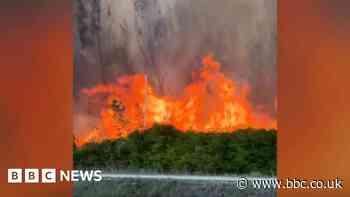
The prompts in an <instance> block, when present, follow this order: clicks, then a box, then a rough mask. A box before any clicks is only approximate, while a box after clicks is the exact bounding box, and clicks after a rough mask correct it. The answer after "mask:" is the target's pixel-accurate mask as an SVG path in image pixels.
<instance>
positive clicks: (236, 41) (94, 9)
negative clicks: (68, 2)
mask: <svg viewBox="0 0 350 197" xmlns="http://www.w3.org/2000/svg"><path fill="white" fill-rule="evenodd" d="M75 21H76V24H75V31H76V41H75V42H76V44H75V45H76V54H75V58H76V61H75V64H76V65H75V68H76V69H75V87H76V89H75V95H76V96H77V97H78V96H79V91H80V89H81V88H85V87H90V86H92V85H96V84H98V83H109V82H112V81H114V80H115V79H116V78H117V77H118V76H121V75H125V74H134V73H146V74H147V75H148V77H149V79H150V82H151V83H152V86H153V87H155V88H156V90H157V92H158V93H159V94H164V95H171V96H176V95H179V93H180V92H181V91H183V88H184V87H185V86H186V85H187V84H188V83H189V82H190V81H191V78H192V71H193V70H195V69H196V68H198V67H199V66H200V60H201V57H203V56H204V55H206V54H208V53H212V54H214V56H215V57H216V58H217V59H218V60H219V61H220V62H221V63H222V70H223V72H224V73H225V75H226V76H227V77H229V78H232V79H234V80H235V81H238V82H239V83H241V84H246V83H248V84H250V87H251V95H250V100H251V101H252V102H253V103H254V104H255V105H256V107H258V108H259V109H261V110H262V111H265V112H267V113H269V114H270V115H272V116H274V115H275V107H274V104H275V97H276V83H277V82H276V0H264V1H262V0H249V1H247V0H217V1H212V0H152V1H151V0H130V1H115V0H100V1H96V0H84V1H83V0H75Z"/></svg>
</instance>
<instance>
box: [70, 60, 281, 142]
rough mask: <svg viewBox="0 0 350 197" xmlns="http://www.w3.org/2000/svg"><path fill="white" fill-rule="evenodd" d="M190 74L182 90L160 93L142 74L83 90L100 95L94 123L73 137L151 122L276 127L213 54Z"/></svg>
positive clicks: (117, 132) (117, 133)
mask: <svg viewBox="0 0 350 197" xmlns="http://www.w3.org/2000/svg"><path fill="white" fill-rule="evenodd" d="M202 64H203V66H202V68H201V69H200V70H199V71H197V72H194V73H193V80H192V83H191V84H189V85H188V86H187V87H185V89H184V92H183V94H182V95H180V96H178V97H176V98H174V97H167V96H158V95H157V94H156V93H155V92H154V90H153V88H152V87H151V86H150V84H149V83H148V81H147V77H146V76H145V75H143V74H135V75H130V76H123V77H120V78H118V80H117V81H116V83H114V84H110V85H97V86H96V87H93V88H89V89H83V90H82V93H83V94H85V95H87V96H88V98H91V99H92V98H96V97H102V98H106V99H104V102H102V103H103V104H102V105H100V106H99V108H100V109H101V110H100V117H99V122H98V125H96V128H94V129H93V130H91V131H87V132H86V131H85V132H84V135H82V136H80V137H78V138H77V140H76V143H77V145H78V146H81V145H83V144H85V143H87V142H92V141H95V142H100V141H102V140H104V139H117V138H120V137H126V136H128V135H129V134H130V133H131V132H133V131H135V130H143V129H145V128H149V127H151V126H152V125H153V124H155V123H158V124H170V125H173V126H175V127H176V128H178V129H179V130H181V131H184V132H186V131H188V130H191V131H193V132H233V131H234V130H236V129H238V128H247V127H253V128H276V121H275V120H274V119H272V118H270V117H269V116H267V115H265V114H262V113H257V112H254V111H253V109H252V107H251V105H250V104H249V102H248V99H247V96H248V94H249V86H247V85H246V86H244V87H242V88H240V89H238V87H237V85H236V84H235V82H234V81H233V80H231V79H228V78H226V77H225V76H224V74H223V73H221V72H220V67H221V65H220V63H219V62H217V61H215V60H214V59H213V57H212V56H211V55H208V56H206V57H204V58H203V60H202Z"/></svg>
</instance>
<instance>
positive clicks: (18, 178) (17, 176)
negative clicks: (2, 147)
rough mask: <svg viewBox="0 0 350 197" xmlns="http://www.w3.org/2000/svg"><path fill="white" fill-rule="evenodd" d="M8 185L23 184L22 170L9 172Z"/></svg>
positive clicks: (15, 169)
mask: <svg viewBox="0 0 350 197" xmlns="http://www.w3.org/2000/svg"><path fill="white" fill-rule="evenodd" d="M7 182H8V183H22V169H19V168H13V169H8V170H7Z"/></svg>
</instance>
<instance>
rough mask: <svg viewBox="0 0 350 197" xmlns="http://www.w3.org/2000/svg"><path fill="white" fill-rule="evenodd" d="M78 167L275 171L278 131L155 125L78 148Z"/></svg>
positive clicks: (178, 170) (75, 152) (229, 171)
mask: <svg viewBox="0 0 350 197" xmlns="http://www.w3.org/2000/svg"><path fill="white" fill-rule="evenodd" d="M74 165H75V167H76V168H95V167H99V168H101V167H102V168H111V169H118V170H141V169H144V170H152V171H156V172H166V173H174V172H187V173H209V174H248V173H261V174H266V175H273V174H275V171H276V131H275V130H256V129H241V130H238V131H236V132H233V133H220V134H213V133H210V134H204V133H194V132H185V133H184V132H179V131H178V130H176V129H175V128H174V127H172V126H164V125H163V126H162V125H155V126H154V127H152V128H150V129H148V130H146V131H144V132H142V133H141V132H138V131H136V132H134V133H132V134H131V135H129V136H128V138H123V139H118V140H107V141H104V142H102V143H99V144H87V145H85V146H83V147H81V148H74Z"/></svg>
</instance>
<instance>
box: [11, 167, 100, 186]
mask: <svg viewBox="0 0 350 197" xmlns="http://www.w3.org/2000/svg"><path fill="white" fill-rule="evenodd" d="M101 180H102V171H101V170H56V169H52V168H50V169H37V168H26V169H22V168H12V169H8V170H7V182H8V183H13V184H16V183H56V182H80V181H83V182H84V181H87V182H99V181H101Z"/></svg>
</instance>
